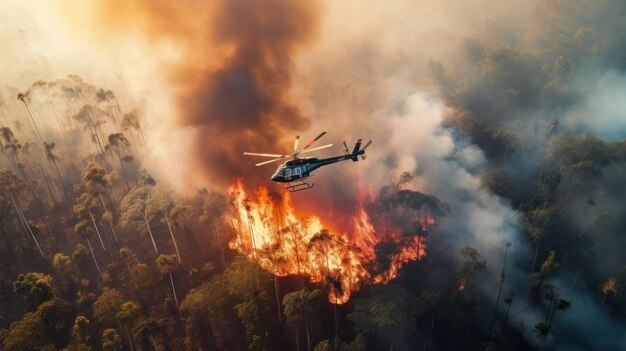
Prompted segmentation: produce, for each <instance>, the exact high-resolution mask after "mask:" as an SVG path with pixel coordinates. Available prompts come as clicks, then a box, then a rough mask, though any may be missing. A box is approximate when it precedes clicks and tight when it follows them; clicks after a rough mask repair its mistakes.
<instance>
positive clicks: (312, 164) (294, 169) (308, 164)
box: [243, 132, 372, 193]
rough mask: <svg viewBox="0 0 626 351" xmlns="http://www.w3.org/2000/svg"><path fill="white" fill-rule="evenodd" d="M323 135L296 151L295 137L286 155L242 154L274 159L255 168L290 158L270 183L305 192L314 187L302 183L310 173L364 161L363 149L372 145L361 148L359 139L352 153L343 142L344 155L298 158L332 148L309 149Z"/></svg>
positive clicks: (322, 134) (369, 142)
mask: <svg viewBox="0 0 626 351" xmlns="http://www.w3.org/2000/svg"><path fill="white" fill-rule="evenodd" d="M324 135H326V132H322V133H321V134H320V135H318V136H317V137H315V139H313V140H311V141H309V142H308V143H307V144H306V145H305V146H304V147H303V148H302V149H298V146H299V144H300V136H296V141H295V143H294V145H293V152H292V153H291V154H287V155H281V154H266V153H255V152H244V153H243V154H244V155H245V156H260V157H274V159H273V160H269V161H265V162H260V163H257V164H256V166H263V165H266V164H268V163H272V162H276V161H280V160H282V159H285V158H291V160H288V161H287V162H285V163H283V164H282V165H280V166H279V167H278V168H277V169H276V172H274V174H273V175H272V178H271V179H272V181H274V182H277V183H286V184H287V186H286V187H285V189H287V190H289V192H292V193H293V192H297V191H302V190H307V189H311V188H313V186H314V185H315V183H307V182H305V181H304V180H305V179H307V178H309V177H310V176H311V172H313V171H314V170H316V169H318V168H320V167H322V166H326V165H329V164H333V163H337V162H341V161H347V160H352V161H354V162H356V161H358V160H359V156H360V157H361V159H363V160H365V149H366V148H367V147H368V146H370V144H371V143H372V141H371V140H370V141H368V142H367V144H365V146H364V147H363V148H361V144H362V142H363V140H362V139H359V140H357V142H356V144H355V145H354V148H353V149H352V151H350V150H348V145H346V142H345V141H344V142H343V146H344V147H345V150H344V154H343V155H341V156H334V157H328V158H317V157H302V158H301V157H299V156H300V154H304V153H308V152H312V151H317V150H321V149H326V148H329V147H331V146H333V144H327V145H324V146H319V147H316V148H312V149H309V148H310V147H311V146H313V144H315V143H316V142H317V141H318V140H319V139H320V138H321V137H323V136H324Z"/></svg>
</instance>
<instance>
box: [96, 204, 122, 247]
mask: <svg viewBox="0 0 626 351" xmlns="http://www.w3.org/2000/svg"><path fill="white" fill-rule="evenodd" d="M98 197H100V202H101V203H102V209H104V212H105V213H110V214H111V217H113V212H109V210H108V209H107V205H105V203H104V198H103V197H102V194H101V193H100V192H98ZM109 226H111V232H112V233H113V238H114V239H115V242H116V243H117V242H118V241H117V234H115V229H114V228H113V218H109Z"/></svg>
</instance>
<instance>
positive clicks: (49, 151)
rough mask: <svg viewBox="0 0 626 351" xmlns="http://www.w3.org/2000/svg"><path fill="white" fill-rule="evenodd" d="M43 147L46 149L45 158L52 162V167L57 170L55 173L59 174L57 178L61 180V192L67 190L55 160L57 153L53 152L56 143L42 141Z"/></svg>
mask: <svg viewBox="0 0 626 351" xmlns="http://www.w3.org/2000/svg"><path fill="white" fill-rule="evenodd" d="M43 146H44V149H45V151H46V158H47V159H48V160H49V161H50V162H52V164H53V165H54V168H55V169H56V171H57V175H58V176H59V180H60V181H61V186H62V187H63V192H66V191H67V187H66V186H65V180H64V178H63V174H61V170H60V169H59V163H58V162H57V159H58V157H57V155H55V154H54V149H55V148H56V143H47V142H44V143H43Z"/></svg>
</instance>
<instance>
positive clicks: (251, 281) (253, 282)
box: [224, 257, 271, 350]
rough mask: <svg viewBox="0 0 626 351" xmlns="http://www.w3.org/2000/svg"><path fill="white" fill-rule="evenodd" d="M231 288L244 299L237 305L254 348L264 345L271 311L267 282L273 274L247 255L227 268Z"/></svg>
mask: <svg viewBox="0 0 626 351" xmlns="http://www.w3.org/2000/svg"><path fill="white" fill-rule="evenodd" d="M224 276H225V280H226V284H227V286H228V290H229V292H230V293H231V294H232V295H234V296H236V297H238V298H239V300H240V301H241V302H240V303H238V304H237V305H235V310H236V311H237V315H238V316H239V318H240V319H241V321H242V322H243V325H244V327H245V329H246V335H247V336H248V343H249V345H250V348H251V349H254V350H257V349H259V350H260V349H261V347H262V346H263V343H264V342H265V341H264V340H265V339H264V336H265V328H266V324H267V318H268V314H269V296H268V294H267V283H268V282H269V281H270V280H271V276H270V275H269V274H268V273H267V272H266V271H264V270H263V269H262V268H261V267H259V266H258V265H257V264H254V263H252V262H250V261H248V260H246V259H245V258H244V257H238V258H237V259H236V260H234V261H233V262H232V263H231V264H230V265H229V266H228V267H227V268H226V271H225V272H224Z"/></svg>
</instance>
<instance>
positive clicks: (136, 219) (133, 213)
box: [120, 186, 159, 255]
mask: <svg viewBox="0 0 626 351" xmlns="http://www.w3.org/2000/svg"><path fill="white" fill-rule="evenodd" d="M151 196H152V189H151V187H148V186H142V187H136V188H134V189H132V190H131V191H130V192H129V193H128V194H127V195H126V196H125V197H124V199H123V200H122V205H121V212H122V215H121V218H120V225H121V226H122V227H123V228H124V229H126V230H127V231H131V232H137V233H145V230H144V229H146V230H147V232H148V235H150V240H151V241H152V246H153V247H154V252H155V253H156V254H157V255H158V254H159V250H158V249H157V245H156V242H155V241H154V235H153V233H152V229H151V228H150V222H151V221H152V219H153V217H154V214H155V213H154V212H153V211H150V208H149V207H148V206H149V203H150V201H151Z"/></svg>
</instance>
